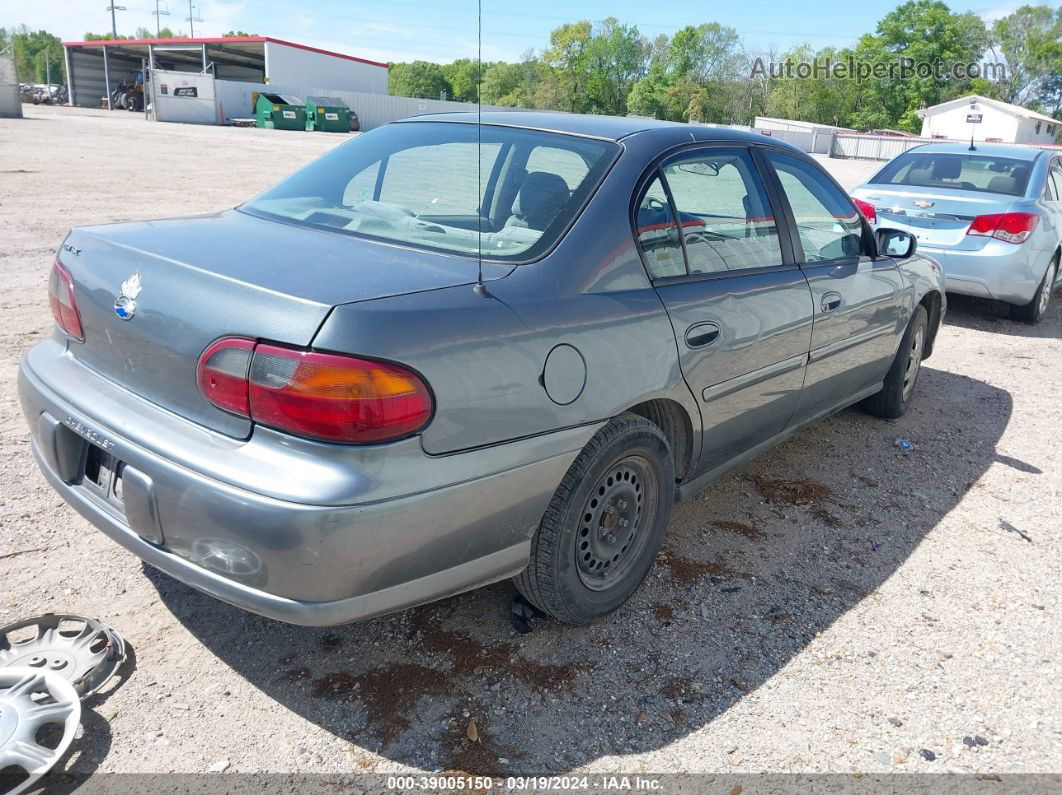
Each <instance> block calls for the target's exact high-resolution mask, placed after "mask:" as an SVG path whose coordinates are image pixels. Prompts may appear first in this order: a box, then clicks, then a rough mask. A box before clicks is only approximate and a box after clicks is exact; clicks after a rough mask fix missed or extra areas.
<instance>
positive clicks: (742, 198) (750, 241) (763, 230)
mask: <svg viewBox="0 0 1062 795" xmlns="http://www.w3.org/2000/svg"><path fill="white" fill-rule="evenodd" d="M662 172H663V178H664V179H665V180H666V181H667V185H668V187H669V188H670V191H671V196H672V199H673V200H674V203H675V211H676V212H677V214H678V226H679V229H680V230H681V235H682V240H683V242H684V244H685V250H686V263H687V270H688V271H689V273H690V274H698V273H726V272H729V271H739V270H747V269H749V268H764V267H773V266H776V265H781V264H782V250H781V246H780V244H779V242H778V227H777V225H776V224H775V220H774V213H773V211H772V210H771V206H770V202H769V201H768V199H767V192H766V190H765V189H764V187H763V183H762V182H761V181H760V177H759V174H758V173H757V171H756V166H755V163H754V162H753V160H752V156H751V154H750V153H749V151H748V150H747V149H741V148H712V149H709V150H696V151H694V152H692V153H687V154H683V155H681V156H679V157H678V158H677V159H674V160H671V161H669V162H667V163H665V164H664V166H663V168H662Z"/></svg>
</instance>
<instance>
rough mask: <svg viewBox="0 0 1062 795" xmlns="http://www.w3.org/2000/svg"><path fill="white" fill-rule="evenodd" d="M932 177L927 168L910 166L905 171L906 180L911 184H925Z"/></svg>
mask: <svg viewBox="0 0 1062 795" xmlns="http://www.w3.org/2000/svg"><path fill="white" fill-rule="evenodd" d="M932 179H933V174H932V173H931V172H930V170H929V168H928V167H927V168H912V169H911V170H910V171H909V172H907V182H908V183H909V184H911V185H926V184H928V183H929V181H930V180H932Z"/></svg>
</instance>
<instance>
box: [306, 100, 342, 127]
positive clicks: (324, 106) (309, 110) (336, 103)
mask: <svg viewBox="0 0 1062 795" xmlns="http://www.w3.org/2000/svg"><path fill="white" fill-rule="evenodd" d="M306 129H307V130H321V131H322V132H350V108H348V107H347V104H346V103H345V102H344V101H343V100H341V99H339V98H337V97H306Z"/></svg>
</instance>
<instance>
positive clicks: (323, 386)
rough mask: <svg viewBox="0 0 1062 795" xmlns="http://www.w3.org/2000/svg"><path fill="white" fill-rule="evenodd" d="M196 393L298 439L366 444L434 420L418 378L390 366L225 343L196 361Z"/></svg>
mask: <svg viewBox="0 0 1062 795" xmlns="http://www.w3.org/2000/svg"><path fill="white" fill-rule="evenodd" d="M198 381H199V390H200V392H202V393H203V396H204V397H205V398H206V399H207V400H209V401H210V402H211V403H213V404H214V405H215V406H217V407H218V408H221V409H224V410H225V411H229V412H232V413H234V414H239V415H241V416H244V417H247V418H248V419H251V420H254V421H255V422H258V423H261V424H262V425H267V426H269V427H271V428H276V429H278V430H282V431H287V432H289V433H293V434H296V435H298V436H305V437H308V438H311V439H320V440H323V441H329V442H345V443H348V444H369V443H378V442H389V441H393V440H395V439H400V438H402V437H403V436H409V435H410V434H412V433H416V432H417V431H419V430H420V429H421V428H423V427H424V426H425V425H426V424H427V423H428V420H429V419H431V413H432V408H433V401H432V396H431V392H430V391H429V390H428V387H427V385H426V384H425V383H424V381H422V380H421V378H420V376H418V375H417V374H416V373H414V372H413V371H412V370H409V369H407V368H405V367H402V366H401V365H398V364H393V363H390V362H377V361H371V360H368V359H359V358H356V357H354V356H340V355H336V354H331V353H317V352H315V351H305V350H297V349H294V348H284V347H280V346H278V345H267V344H264V343H262V344H255V343H254V342H253V341H251V340H247V339H238V338H228V339H223V340H219V341H218V342H215V343H214V344H213V345H211V346H210V347H209V348H207V349H206V351H204V352H203V355H202V356H201V357H200V360H199V369H198Z"/></svg>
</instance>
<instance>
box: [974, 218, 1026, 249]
mask: <svg viewBox="0 0 1062 795" xmlns="http://www.w3.org/2000/svg"><path fill="white" fill-rule="evenodd" d="M1039 222H1040V217H1039V216H1038V215H1033V214H1032V213H998V214H995V215H979V216H977V217H976V218H974V219H973V221H972V222H971V223H970V228H969V229H968V230H966V234H968V235H973V236H975V237H994V238H996V239H997V240H1003V241H1006V242H1007V243H1014V244H1021V243H1024V242H1025V241H1026V240H1027V239H1028V238H1029V235H1031V234H1032V233H1033V230H1034V229H1036V224H1038V223H1039Z"/></svg>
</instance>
